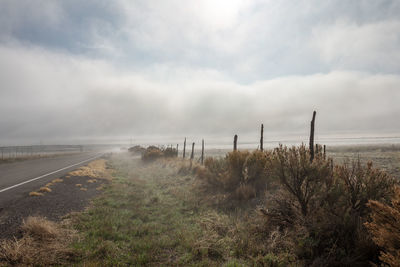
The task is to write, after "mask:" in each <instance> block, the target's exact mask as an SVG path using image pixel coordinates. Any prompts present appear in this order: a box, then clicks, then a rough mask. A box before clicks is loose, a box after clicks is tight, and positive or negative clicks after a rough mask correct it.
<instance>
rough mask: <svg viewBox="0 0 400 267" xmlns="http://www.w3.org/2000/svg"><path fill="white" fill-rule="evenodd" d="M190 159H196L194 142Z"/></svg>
mask: <svg viewBox="0 0 400 267" xmlns="http://www.w3.org/2000/svg"><path fill="white" fill-rule="evenodd" d="M190 159H194V142H193V143H192V154H191V155H190Z"/></svg>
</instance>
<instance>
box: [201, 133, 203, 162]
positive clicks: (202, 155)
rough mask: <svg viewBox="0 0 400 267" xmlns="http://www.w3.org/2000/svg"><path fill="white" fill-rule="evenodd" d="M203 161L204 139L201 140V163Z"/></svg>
mask: <svg viewBox="0 0 400 267" xmlns="http://www.w3.org/2000/svg"><path fill="white" fill-rule="evenodd" d="M203 163H204V139H203V140H201V165H203Z"/></svg>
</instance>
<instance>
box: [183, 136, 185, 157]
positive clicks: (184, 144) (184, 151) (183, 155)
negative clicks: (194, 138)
mask: <svg viewBox="0 0 400 267" xmlns="http://www.w3.org/2000/svg"><path fill="white" fill-rule="evenodd" d="M185 154H186V137H185V141H184V142H183V158H185Z"/></svg>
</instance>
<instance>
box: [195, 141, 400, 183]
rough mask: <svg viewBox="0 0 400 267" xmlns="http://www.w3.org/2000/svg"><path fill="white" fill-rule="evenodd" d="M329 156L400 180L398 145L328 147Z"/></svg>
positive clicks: (213, 152) (220, 152) (212, 153)
mask: <svg viewBox="0 0 400 267" xmlns="http://www.w3.org/2000/svg"><path fill="white" fill-rule="evenodd" d="M230 151H232V150H231V149H209V150H206V156H209V157H223V156H225V155H226V153H228V152H230ZM198 154H199V153H197V155H198ZM327 156H328V157H332V158H333V159H334V162H335V163H337V164H342V163H343V162H345V161H352V160H357V159H360V160H361V162H362V163H367V162H368V161H372V162H373V164H374V166H376V167H379V168H382V169H384V170H385V171H387V172H388V173H389V174H391V175H393V176H395V177H397V178H399V179H400V145H398V144H396V145H392V144H386V145H384V144H383V145H382V144H380V145H345V146H344V145H343V146H328V147H327Z"/></svg>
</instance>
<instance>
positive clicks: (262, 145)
mask: <svg viewBox="0 0 400 267" xmlns="http://www.w3.org/2000/svg"><path fill="white" fill-rule="evenodd" d="M260 150H261V151H263V150H264V124H261V138H260Z"/></svg>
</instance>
